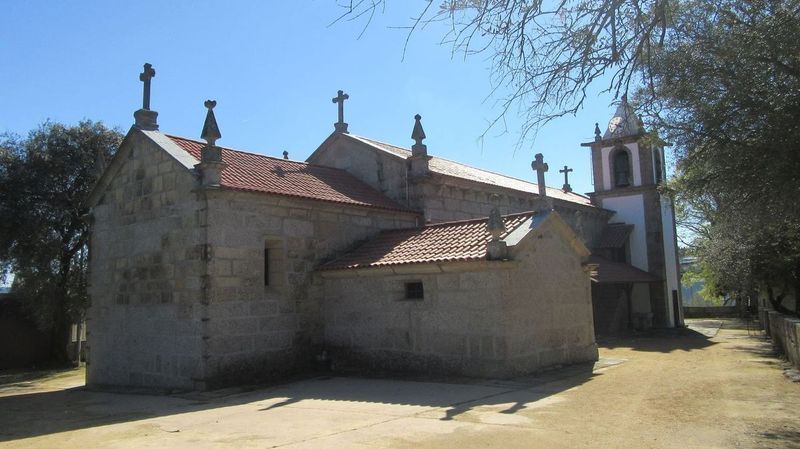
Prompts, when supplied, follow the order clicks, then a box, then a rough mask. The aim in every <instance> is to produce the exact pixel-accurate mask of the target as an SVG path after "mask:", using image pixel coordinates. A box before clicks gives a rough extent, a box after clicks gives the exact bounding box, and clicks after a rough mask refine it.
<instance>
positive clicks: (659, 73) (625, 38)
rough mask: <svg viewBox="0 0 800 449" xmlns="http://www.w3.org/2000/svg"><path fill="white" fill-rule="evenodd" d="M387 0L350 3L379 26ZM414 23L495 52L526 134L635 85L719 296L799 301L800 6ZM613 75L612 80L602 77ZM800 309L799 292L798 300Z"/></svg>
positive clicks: (609, 1)
mask: <svg viewBox="0 0 800 449" xmlns="http://www.w3.org/2000/svg"><path fill="white" fill-rule="evenodd" d="M387 3H389V2H388V1H387V0H352V1H349V2H343V4H342V6H343V7H344V12H343V14H342V16H341V17H340V18H339V20H356V19H363V18H367V23H369V21H370V20H371V17H372V15H373V14H374V13H375V12H376V11H380V10H381V9H382V8H383V7H384V6H385V5H386V4H387ZM421 3H422V6H421V7H420V13H419V14H418V15H417V16H416V17H414V18H412V20H411V22H410V24H408V30H409V35H408V37H409V38H410V37H411V36H412V35H413V33H414V32H417V31H418V30H420V29H421V28H423V27H425V26H427V25H431V24H435V23H438V22H442V23H445V24H446V25H447V26H446V30H447V31H445V34H444V36H443V39H442V42H444V43H447V44H450V45H452V49H453V52H454V53H459V52H460V53H463V54H464V55H465V56H470V55H473V54H482V53H483V54H487V53H488V54H489V55H490V59H491V61H492V66H493V69H494V70H493V80H494V83H495V86H496V88H498V89H500V90H502V91H508V92H509V94H508V95H507V97H506V98H505V103H504V106H505V108H504V109H503V112H502V114H501V116H500V117H498V118H497V120H495V123H497V122H499V121H502V118H503V115H505V114H507V113H509V112H513V113H516V112H517V111H512V106H513V105H517V106H519V109H520V111H521V112H520V113H521V115H522V116H523V118H524V119H525V120H524V122H525V124H524V129H522V130H521V131H522V135H523V138H524V136H525V135H526V134H528V133H530V132H531V131H534V132H535V131H536V129H538V127H540V126H542V125H543V124H545V123H547V122H548V121H549V120H551V119H553V118H555V117H559V116H562V115H564V114H569V113H574V112H575V111H577V110H578V109H579V108H580V107H581V106H582V104H583V100H584V98H585V97H586V92H587V89H588V88H589V87H590V86H592V85H597V84H598V83H601V84H600V87H604V88H605V90H606V91H607V92H612V93H613V94H614V95H620V94H622V93H627V92H628V91H629V90H630V91H634V92H635V93H636V95H635V97H634V104H636V105H637V106H638V108H639V110H640V112H642V113H643V115H644V117H645V118H646V120H647V122H648V124H649V125H650V127H651V128H652V129H655V130H657V131H659V133H660V134H661V135H662V137H666V139H667V140H668V141H670V142H672V143H673V144H674V145H675V146H674V148H675V152H676V156H677V160H678V164H679V166H678V173H679V176H678V179H677V180H676V181H675V182H673V183H671V185H670V186H668V188H667V189H666V190H667V192H668V193H671V194H673V195H675V197H676V200H677V203H678V215H679V216H678V218H679V219H681V220H682V224H683V225H684V226H685V229H688V230H689V231H690V232H689V234H690V236H691V238H692V239H693V241H688V242H685V243H687V244H690V245H691V246H692V247H693V250H694V251H695V252H696V254H697V255H698V256H700V258H701V263H702V264H703V265H704V270H703V273H705V274H706V275H707V276H708V277H709V279H707V282H708V284H709V285H710V286H713V287H714V289H716V292H715V293H721V292H726V293H729V294H732V295H740V296H742V295H748V294H750V293H752V292H754V291H756V290H758V289H762V290H765V291H766V292H767V293H768V295H769V297H770V299H771V300H772V302H773V305H774V306H775V307H776V308H777V309H779V310H783V311H785V312H786V311H788V310H787V309H786V308H785V307H783V306H782V304H781V300H782V298H783V297H785V296H786V295H787V293H788V292H792V291H793V292H794V296H795V297H798V296H800V211H799V210H798V209H799V208H800V201H797V199H796V197H795V196H796V192H800V175H799V174H800V151H799V150H800V148H798V146H799V145H800V120H798V119H799V118H800V40H799V39H797V36H799V35H800V1H798V0H672V1H668V0H598V1H596V2H587V1H580V0H562V1H556V2H544V1H542V0H534V1H525V0H443V1H438V2H434V1H433V0H429V1H425V2H421ZM603 83H607V84H603ZM795 304H796V307H797V308H796V311H795V312H796V313H798V314H800V300H798V301H795Z"/></svg>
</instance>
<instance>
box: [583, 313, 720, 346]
mask: <svg viewBox="0 0 800 449" xmlns="http://www.w3.org/2000/svg"><path fill="white" fill-rule="evenodd" d="M702 321H703V322H702V323H692V324H691V325H689V326H688V327H684V328H678V329H652V330H649V331H643V332H635V333H630V334H627V335H622V336H619V335H618V336H606V337H598V339H597V344H598V345H599V346H600V347H603V348H608V349H614V348H630V349H632V350H634V351H645V352H663V353H669V352H673V351H694V350H698V349H703V348H707V347H709V346H711V345H714V344H716V343H715V342H713V341H711V339H712V338H713V337H714V336H715V335H716V333H717V331H718V330H719V329H720V327H721V326H722V325H723V323H722V321H721V320H702Z"/></svg>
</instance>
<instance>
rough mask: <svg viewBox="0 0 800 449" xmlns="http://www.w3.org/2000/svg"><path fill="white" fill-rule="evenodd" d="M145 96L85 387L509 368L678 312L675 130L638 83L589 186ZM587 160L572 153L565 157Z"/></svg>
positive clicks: (104, 184) (597, 152)
mask: <svg viewBox="0 0 800 449" xmlns="http://www.w3.org/2000/svg"><path fill="white" fill-rule="evenodd" d="M154 76H155V70H153V68H152V67H151V66H150V65H149V64H146V65H145V70H144V72H143V73H142V74H141V75H140V80H141V81H143V82H144V95H143V97H144V98H143V105H142V108H141V109H139V110H137V111H136V112H135V113H134V117H135V124H134V125H133V127H132V128H131V130H130V131H129V132H128V134H127V136H126V137H125V139H124V140H123V142H122V144H121V145H120V148H119V150H118V151H117V153H116V155H115V156H114V158H113V160H111V161H110V162H109V164H108V166H107V167H106V169H105V171H104V172H103V174H102V176H100V178H99V180H98V182H97V185H96V186H95V188H94V190H93V192H92V194H91V195H90V198H89V200H88V206H89V208H90V211H91V212H90V214H89V219H90V221H91V239H90V254H91V257H90V287H89V292H90V296H91V307H90V309H89V313H88V319H87V326H88V357H87V365H88V369H87V383H88V385H90V386H103V385H116V386H136V387H152V388H165V389H207V388H214V387H217V386H221V385H226V384H231V383H235V382H242V381H249V380H259V379H266V378H269V377H275V376H283V375H286V374H288V373H291V372H293V371H297V370H302V369H305V368H308V367H310V366H314V365H317V366H320V365H322V366H326V367H331V366H333V367H336V368H339V367H354V368H358V369H369V370H380V371H386V370H389V371H395V372H430V373H445V374H456V375H466V376H477V377H513V376H517V375H522V374H525V373H530V372H533V371H537V370H541V369H543V368H546V367H548V366H554V365H561V364H569V363H577V362H584V361H591V360H596V359H597V345H596V343H595V340H596V335H609V334H613V333H617V332H621V331H627V330H632V329H644V328H648V327H651V326H657V327H671V326H676V325H680V324H681V311H680V307H679V304H680V298H679V297H678V295H679V292H680V286H679V281H678V270H677V257H676V253H677V251H676V239H675V224H674V218H673V212H672V206H671V202H670V200H669V199H668V198H664V197H662V196H661V195H660V194H659V192H658V190H657V186H658V184H659V182H661V180H662V179H663V177H664V170H665V168H664V153H663V147H662V146H659V145H658V144H654V143H653V141H652V139H651V140H645V137H646V135H645V132H644V129H643V128H642V125H641V122H640V121H639V119H638V118H637V117H636V115H635V114H634V111H633V110H632V108H631V107H630V106H629V105H628V104H627V102H626V100H625V99H624V98H623V100H622V101H621V102H620V104H619V107H618V108H617V111H616V113H615V114H614V117H613V118H612V119H611V121H610V122H609V126H608V129H607V130H606V131H605V132H604V133H601V131H600V129H599V127H598V126H597V125H595V139H594V141H592V142H588V143H583V144H581V145H583V146H585V147H587V148H588V151H590V152H591V155H592V165H593V175H594V185H595V191H594V192H591V193H589V194H588V196H584V195H581V194H577V193H575V192H572V190H571V188H570V186H569V184H568V183H567V182H565V184H564V186H563V187H562V188H552V187H546V186H545V182H544V177H545V172H547V171H548V168H549V167H548V165H547V163H545V162H544V158H543V156H542V155H541V154H537V155H536V158H535V160H534V162H533V164H532V168H533V169H534V171H535V172H536V176H537V182H536V183H534V182H529V181H525V180H520V179H515V178H511V177H508V176H504V175H501V174H497V173H493V172H489V171H485V170H481V169H478V168H474V167H470V166H467V165H464V164H460V163H458V162H454V161H450V160H447V159H443V158H440V157H437V156H436V155H435V154H431V153H429V152H428V149H427V147H426V145H425V144H424V143H423V141H424V140H425V132H424V130H423V127H422V121H421V117H420V116H419V115H417V116H415V121H414V123H413V128H412V127H411V126H409V127H410V128H411V131H412V132H411V138H412V141H413V144H412V145H411V146H410V148H406V147H403V146H396V145H392V144H388V143H384V142H381V141H378V140H374V139H371V138H367V137H362V136H358V135H355V134H352V133H350V132H349V131H348V125H347V123H345V121H344V101H345V100H347V99H348V96H347V94H345V93H344V92H342V91H339V93H338V95H337V97H335V98H334V99H333V102H334V103H337V104H338V110H339V111H338V112H339V117H338V118H339V120H338V122H337V123H336V124H335V125H334V126H335V127H334V132H333V133H332V134H331V135H330V136H328V137H327V138H326V139H325V140H324V141H323V142H322V143H321V144H320V145H319V147H318V148H317V149H316V151H314V152H313V154H311V156H310V157H309V158H308V159H307V160H306V161H302V162H301V161H293V160H289V159H288V155H287V154H286V153H284V157H283V158H280V157H270V156H265V155H262V154H258V153H251V152H246V151H240V150H235V149H231V148H226V147H223V146H220V145H218V144H217V140H219V139H220V138H221V132H220V130H219V128H218V126H217V122H216V118H215V116H214V112H213V108H214V106H215V105H216V102H214V101H206V103H205V106H206V108H207V115H206V121H205V124H204V125H203V128H202V132H201V136H200V137H201V140H195V139H191V138H186V137H179V136H175V135H171V134H168V133H164V132H162V131H160V130H159V127H158V123H157V115H158V114H157V113H156V112H155V111H154V110H151V108H150V83H151V80H152V78H153V77H154ZM561 172H562V173H564V174H565V175H567V174H568V173H569V171H568V169H567V167H565V168H564V170H562V171H561Z"/></svg>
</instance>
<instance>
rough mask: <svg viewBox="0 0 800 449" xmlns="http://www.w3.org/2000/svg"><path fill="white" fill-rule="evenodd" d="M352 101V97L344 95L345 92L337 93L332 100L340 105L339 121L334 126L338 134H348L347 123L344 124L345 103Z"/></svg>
mask: <svg viewBox="0 0 800 449" xmlns="http://www.w3.org/2000/svg"><path fill="white" fill-rule="evenodd" d="M348 99H350V95H347V94H346V93H344V91H343V90H340V91H339V92H337V95H336V96H335V97H333V98H332V101H333V102H334V103H338V104H339V121H338V122H336V123H334V124H333V127H334V129H335V130H336V132H339V133H347V123H345V122H344V101H345V100H348Z"/></svg>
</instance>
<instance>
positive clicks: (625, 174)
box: [611, 147, 631, 187]
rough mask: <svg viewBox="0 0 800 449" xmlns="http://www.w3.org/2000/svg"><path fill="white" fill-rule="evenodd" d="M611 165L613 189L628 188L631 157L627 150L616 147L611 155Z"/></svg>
mask: <svg viewBox="0 0 800 449" xmlns="http://www.w3.org/2000/svg"><path fill="white" fill-rule="evenodd" d="M611 163H612V164H613V165H612V166H613V171H614V187H628V186H630V185H631V157H630V154H629V153H628V149H627V148H625V147H618V148H616V149H614V151H613V152H612V153H611Z"/></svg>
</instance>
